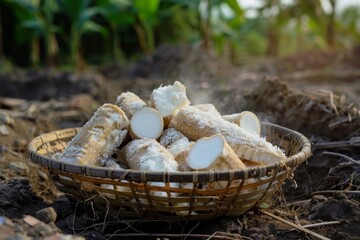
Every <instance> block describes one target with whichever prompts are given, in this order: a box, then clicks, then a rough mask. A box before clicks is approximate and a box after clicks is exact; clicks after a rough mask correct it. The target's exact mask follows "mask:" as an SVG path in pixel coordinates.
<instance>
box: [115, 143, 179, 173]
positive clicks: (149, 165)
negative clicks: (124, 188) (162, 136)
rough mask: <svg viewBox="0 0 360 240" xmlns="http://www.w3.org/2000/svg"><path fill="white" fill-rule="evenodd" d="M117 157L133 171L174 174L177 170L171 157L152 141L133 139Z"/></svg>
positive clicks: (165, 150) (175, 163) (158, 144)
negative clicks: (122, 158) (124, 161)
mask: <svg viewBox="0 0 360 240" xmlns="http://www.w3.org/2000/svg"><path fill="white" fill-rule="evenodd" d="M119 155H120V156H121V157H124V158H125V160H126V162H127V164H128V166H129V167H130V168H131V169H135V170H142V171H167V172H176V171H177V168H178V164H177V162H176V161H175V159H174V157H173V155H171V153H170V152H169V151H168V150H167V149H166V148H164V147H163V146H162V145H161V144H160V143H158V142H157V141H156V140H154V139H148V138H142V139H135V140H133V141H131V142H130V143H128V144H127V145H126V146H125V147H123V149H121V154H119Z"/></svg>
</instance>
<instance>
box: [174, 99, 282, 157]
mask: <svg viewBox="0 0 360 240" xmlns="http://www.w3.org/2000/svg"><path fill="white" fill-rule="evenodd" d="M169 127H172V128H175V129H176V130H178V131H180V132H181V133H182V134H184V135H185V136H187V137H188V138H189V139H190V140H198V139H200V138H203V137H210V136H212V135H215V134H221V135H222V136H223V137H224V138H225V140H226V142H227V143H228V144H229V145H230V146H231V148H232V149H233V150H234V152H235V153H236V154H237V156H238V157H239V158H240V159H246V160H250V161H255V162H262V163H265V164H270V163H275V162H278V161H282V160H285V159H286V156H285V154H284V152H283V151H282V150H281V149H280V148H278V147H276V146H274V145H272V144H271V143H269V142H267V141H266V140H265V138H261V137H258V136H256V135H254V134H251V133H249V132H247V131H245V130H244V129H242V128H241V127H239V126H238V125H236V124H234V123H230V122H228V121H226V120H225V119H223V118H221V117H218V116H214V115H213V114H211V113H207V112H204V111H201V110H199V109H197V108H195V107H192V106H187V107H185V108H182V109H181V110H179V112H178V113H177V114H176V115H175V116H174V118H173V119H172V121H171V122H170V125H169Z"/></svg>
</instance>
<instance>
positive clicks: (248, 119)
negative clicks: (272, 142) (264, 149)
mask: <svg viewBox="0 0 360 240" xmlns="http://www.w3.org/2000/svg"><path fill="white" fill-rule="evenodd" d="M223 118H224V119H225V120H227V121H229V122H232V123H235V124H237V125H239V126H240V127H241V128H243V129H244V130H246V131H248V132H250V133H253V134H255V135H257V136H260V133H261V128H260V121H259V119H258V118H257V116H256V115H255V114H254V113H252V112H250V111H243V112H241V113H235V114H231V115H224V116H223Z"/></svg>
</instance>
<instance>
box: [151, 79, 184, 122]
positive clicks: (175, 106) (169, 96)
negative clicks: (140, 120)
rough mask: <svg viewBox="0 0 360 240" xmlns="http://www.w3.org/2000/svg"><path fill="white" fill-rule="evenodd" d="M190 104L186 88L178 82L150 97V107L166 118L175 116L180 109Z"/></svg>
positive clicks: (155, 92) (158, 90)
mask: <svg viewBox="0 0 360 240" xmlns="http://www.w3.org/2000/svg"><path fill="white" fill-rule="evenodd" d="M189 104H190V101H189V99H188V98H187V96H186V88H185V86H184V85H183V84H181V83H180V82H178V81H175V82H174V84H173V85H169V86H161V87H159V88H157V89H155V90H154V91H153V92H152V94H151V96H150V106H151V107H153V108H155V109H156V110H158V111H159V113H160V114H161V116H163V117H164V118H167V117H171V116H173V115H175V114H176V112H177V111H178V110H179V109H181V108H183V107H185V106H188V105H189Z"/></svg>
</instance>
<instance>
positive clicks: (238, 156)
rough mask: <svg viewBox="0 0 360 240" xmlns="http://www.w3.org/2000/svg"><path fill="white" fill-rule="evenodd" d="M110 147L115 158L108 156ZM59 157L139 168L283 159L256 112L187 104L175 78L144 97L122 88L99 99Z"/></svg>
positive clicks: (224, 166)
mask: <svg viewBox="0 0 360 240" xmlns="http://www.w3.org/2000/svg"><path fill="white" fill-rule="evenodd" d="M114 153H116V155H117V159H115V158H112V157H111V156H114ZM58 158H59V159H60V160H61V161H65V162H69V163H74V164H82V165H90V166H102V167H108V168H114V169H123V168H128V169H135V170H141V171H167V172H176V171H208V170H228V169H232V170H235V169H244V168H246V167H248V166H249V165H250V166H254V165H262V164H270V163H274V162H279V161H284V160H285V159H286V156H285V154H284V152H283V151H282V150H281V149H280V148H279V147H277V146H274V145H272V144H271V143H269V142H267V141H266V139H265V138H264V137H261V136H260V123H259V120H258V118H257V117H256V115H255V114H253V113H251V112H248V111H245V112H241V113H237V114H232V115H225V116H222V115H221V114H220V113H219V112H218V111H217V109H216V108H215V107H214V106H213V105H212V104H199V105H191V103H190V101H189V99H188V98H187V96H186V89H185V87H184V85H183V84H181V83H180V82H177V81H176V82H175V83H174V84H173V85H169V86H160V87H159V88H157V89H155V90H153V92H152V94H151V97H150V100H149V101H148V103H146V102H145V101H143V100H142V99H140V98H139V97H138V96H137V95H135V94H134V93H132V92H124V93H122V94H121V95H119V96H118V97H117V99H116V104H104V105H102V106H101V107H100V108H99V109H98V110H97V111H96V112H95V113H94V115H93V116H92V118H91V119H90V120H89V121H88V122H87V123H86V124H85V125H84V127H83V128H82V129H81V130H80V131H79V133H78V134H77V135H76V136H75V137H74V138H73V139H72V140H71V141H70V142H69V143H68V145H67V146H66V148H65V150H64V152H63V153H62V154H60V155H59V156H58Z"/></svg>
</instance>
